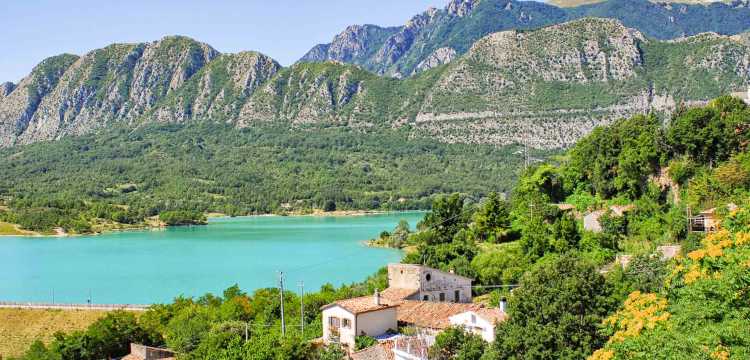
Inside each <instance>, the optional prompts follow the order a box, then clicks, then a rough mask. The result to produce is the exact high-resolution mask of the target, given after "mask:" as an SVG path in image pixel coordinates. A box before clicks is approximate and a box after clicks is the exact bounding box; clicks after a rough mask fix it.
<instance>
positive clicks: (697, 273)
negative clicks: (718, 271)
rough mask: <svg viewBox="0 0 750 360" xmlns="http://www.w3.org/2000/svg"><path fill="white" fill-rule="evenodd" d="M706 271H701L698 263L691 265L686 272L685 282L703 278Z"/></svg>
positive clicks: (688, 282) (690, 282)
mask: <svg viewBox="0 0 750 360" xmlns="http://www.w3.org/2000/svg"><path fill="white" fill-rule="evenodd" d="M703 275H704V273H703V272H702V271H701V269H700V266H699V265H698V264H693V265H690V267H689V268H688V271H687V273H685V278H684V279H685V284H692V283H694V282H696V281H698V280H699V279H701V278H703Z"/></svg>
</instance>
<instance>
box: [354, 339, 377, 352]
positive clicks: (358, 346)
mask: <svg viewBox="0 0 750 360" xmlns="http://www.w3.org/2000/svg"><path fill="white" fill-rule="evenodd" d="M377 343H378V341H377V340H375V338H373V337H371V336H357V337H356V338H355V339H354V349H355V350H362V349H366V348H368V347H370V346H373V345H375V344H377Z"/></svg>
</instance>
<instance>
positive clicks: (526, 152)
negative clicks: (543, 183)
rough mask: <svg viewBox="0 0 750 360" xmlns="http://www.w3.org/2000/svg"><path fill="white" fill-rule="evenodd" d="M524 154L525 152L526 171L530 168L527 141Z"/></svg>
mask: <svg viewBox="0 0 750 360" xmlns="http://www.w3.org/2000/svg"><path fill="white" fill-rule="evenodd" d="M523 152H524V165H525V166H524V169H528V168H529V162H530V161H529V144H528V143H526V141H524V142H523Z"/></svg>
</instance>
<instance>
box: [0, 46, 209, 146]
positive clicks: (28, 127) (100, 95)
mask: <svg viewBox="0 0 750 360" xmlns="http://www.w3.org/2000/svg"><path fill="white" fill-rule="evenodd" d="M216 56H218V52H217V51H216V50H214V49H213V48H211V47H210V46H208V45H206V44H202V43H199V42H197V41H194V40H192V39H188V38H184V37H167V38H164V39H162V40H160V41H156V42H153V43H148V44H145V43H144V44H115V45H111V46H108V47H106V48H103V49H99V50H94V51H92V52H90V53H88V54H86V55H84V56H82V57H81V58H79V59H76V61H75V62H74V63H73V64H71V65H70V66H69V67H67V68H66V69H65V71H64V72H62V73H60V76H59V78H58V79H59V81H58V82H55V83H54V84H51V85H52V86H50V88H49V91H48V92H46V93H44V94H43V95H42V96H40V97H39V103H38V106H37V107H35V108H33V109H30V110H31V111H28V112H27V113H28V116H27V117H23V118H18V119H16V120H15V121H14V120H13V119H12V118H10V117H6V116H3V121H4V122H5V121H7V124H6V125H8V126H13V127H14V128H15V129H17V131H16V137H15V138H14V139H13V140H12V141H11V143H21V144H25V143H31V142H35V141H40V140H51V139H56V138H59V137H61V136H65V135H80V134H84V133H87V132H90V131H92V130H94V129H97V128H100V127H102V126H105V125H107V124H110V123H112V122H122V123H128V124H130V123H133V122H135V121H136V120H137V119H139V118H140V117H141V116H142V115H143V114H145V113H146V112H148V111H150V110H151V109H153V107H154V106H155V105H156V104H157V103H158V102H159V101H160V100H162V99H164V98H165V97H166V96H167V95H169V94H171V93H173V92H174V91H175V90H177V89H179V88H181V87H182V86H183V85H184V84H185V83H186V81H187V80H188V79H190V78H191V77H192V76H193V75H194V74H195V73H196V72H198V71H199V70H200V69H201V68H203V67H204V66H205V65H206V64H207V63H208V62H209V61H211V60H212V59H213V58H215V57H216ZM14 93H15V92H14ZM6 104H7V102H6V101H4V102H3V105H6ZM26 118H28V120H26ZM13 122H15V125H13V124H12V123H13Z"/></svg>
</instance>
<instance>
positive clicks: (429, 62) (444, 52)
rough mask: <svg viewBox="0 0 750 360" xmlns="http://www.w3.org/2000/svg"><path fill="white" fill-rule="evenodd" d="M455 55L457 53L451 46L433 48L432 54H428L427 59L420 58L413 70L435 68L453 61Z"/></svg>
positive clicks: (419, 70)
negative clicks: (420, 60)
mask: <svg viewBox="0 0 750 360" xmlns="http://www.w3.org/2000/svg"><path fill="white" fill-rule="evenodd" d="M457 56H458V53H457V52H456V50H454V49H453V48H449V47H442V48H440V49H437V50H435V52H433V53H432V55H430V56H429V57H428V58H427V59H424V60H422V62H420V63H419V65H417V68H416V70H414V72H415V73H417V72H422V71H425V70H429V69H433V68H436V67H438V66H440V65H444V64H447V63H449V62H451V61H453V59H455V58H456V57H457Z"/></svg>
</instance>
